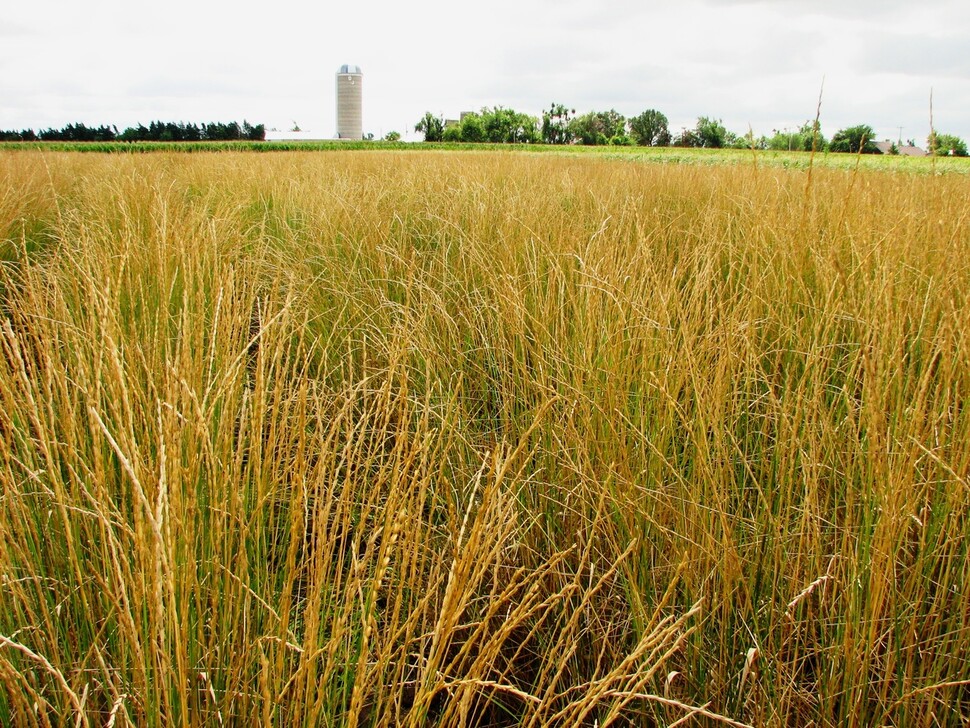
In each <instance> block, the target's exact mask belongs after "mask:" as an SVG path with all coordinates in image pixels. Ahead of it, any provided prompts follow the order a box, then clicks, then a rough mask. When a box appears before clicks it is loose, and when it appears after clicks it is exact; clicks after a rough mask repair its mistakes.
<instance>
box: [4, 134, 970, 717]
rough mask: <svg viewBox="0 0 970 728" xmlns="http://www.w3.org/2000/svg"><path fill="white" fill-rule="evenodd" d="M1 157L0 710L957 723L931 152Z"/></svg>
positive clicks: (958, 456)
mask: <svg viewBox="0 0 970 728" xmlns="http://www.w3.org/2000/svg"><path fill="white" fill-rule="evenodd" d="M806 182H807V180H806V174H805V172H795V171H791V172H789V171H784V170H777V169H765V168H759V167H755V166H752V167H732V168H702V169H698V168H691V167H677V166H648V165H640V164H631V163H623V162H617V161H607V160H602V159H595V158H582V159H564V158H553V157H541V158H537V157H532V156H526V155H512V154H501V153H491V154H473V153H468V154H453V155H452V154H407V153H379V154H352V153H351V154H338V153H333V154H318V155H314V154H279V155H273V156H271V157H270V156H259V155H247V154H225V155H205V156H179V155H166V154H159V155H148V156H141V157H128V156H120V155H119V156H111V157H98V156H93V155H84V156H76V155H66V154H64V155H60V154H33V153H5V154H2V155H0V233H2V235H3V238H4V242H3V244H2V245H3V247H2V257H3V259H4V261H5V262H4V264H3V275H2V313H3V321H2V327H0V328H2V330H0V345H2V350H3V356H2V357H0V467H2V471H0V479H2V483H3V488H2V495H0V580H2V583H0V594H2V600H0V602H2V604H3V609H2V610H0V685H2V689H0V722H4V723H9V724H14V725H58V724H77V725H92V726H93V725H105V724H110V725H125V724H134V725H186V726H195V725H232V724H250V723H264V724H274V725H305V726H316V725H375V726H378V725H399V724H400V725H412V726H419V725H468V726H471V725H530V726H549V725H594V724H598V725H600V726H605V725H611V724H612V725H674V724H677V725H683V724H685V723H688V722H694V723H695V724H722V723H727V724H740V723H747V724H758V725H901V726H902V725H906V726H935V725H961V724H963V723H964V722H965V721H966V720H967V717H968V716H970V685H968V678H970V673H968V670H967V665H968V664H970V584H968V576H970V566H968V563H967V548H968V543H970V538H968V537H970V513H968V509H970V484H968V474H970V415H968V413H967V412H966V411H965V401H966V397H967V395H968V387H970V368H968V365H970V357H968V354H970V342H968V338H967V337H968V317H967V314H966V310H967V309H966V303H967V301H966V298H967V295H968V291H970V269H968V263H967V261H968V256H967V251H968V247H970V224H968V220H967V206H966V201H967V198H968V191H970V188H968V184H970V183H968V182H967V180H966V178H965V176H963V175H960V176H956V175H954V176H949V175H947V176H923V177H917V176H910V175H894V174H879V173H872V172H866V173H858V174H852V173H849V172H842V171H835V170H819V169H816V170H815V171H814V172H813V176H812V178H811V181H810V184H806Z"/></svg>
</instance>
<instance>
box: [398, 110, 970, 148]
mask: <svg viewBox="0 0 970 728" xmlns="http://www.w3.org/2000/svg"><path fill="white" fill-rule="evenodd" d="M414 130H415V131H416V132H418V133H420V134H423V135H424V140H425V141H426V142H453V143H462V142H467V143H496V144H502V143H505V144H511V143H516V144H584V145H618V146H632V145H636V146H644V147H669V146H673V147H692V148H706V149H721V148H735V149H762V150H766V149H772V150H777V151H808V152H810V151H813V150H814V151H819V152H824V151H832V152H848V153H859V152H861V153H863V154H879V153H880V150H879V149H878V147H876V144H875V141H876V139H875V132H874V131H873V128H872V127H871V126H870V125H868V124H859V125H856V126H851V127H847V128H845V129H840V130H839V131H837V132H836V133H835V134H833V135H832V137H831V138H830V139H827V138H826V137H825V136H824V135H823V134H822V133H821V128H820V126H819V124H818V121H817V120H816V121H806V122H805V123H804V124H802V125H801V126H800V127H798V128H796V129H775V130H773V131H772V134H771V135H770V136H768V135H761V136H757V137H756V136H755V135H754V133H753V132H751V131H749V132H748V133H747V134H743V135H739V134H735V133H733V132H731V131H728V130H727V129H726V128H725V127H724V123H723V122H722V120H721V119H716V118H713V117H708V116H701V117H698V119H697V123H696V124H695V125H694V126H693V127H692V128H689V129H686V128H685V129H681V130H680V131H679V132H676V133H674V132H672V131H671V129H670V123H669V121H668V119H667V117H666V116H665V115H664V114H663V113H662V112H660V111H658V110H656V109H647V110H646V111H644V112H643V113H641V114H638V115H637V116H634V117H631V118H629V119H628V118H626V117H624V116H623V115H622V114H620V113H619V112H618V111H616V110H615V109H610V110H609V111H590V112H587V113H585V114H577V113H576V110H575V109H570V108H568V107H567V106H565V105H563V104H558V103H554V104H552V105H551V106H550V107H549V109H547V110H545V111H543V112H542V117H541V118H539V117H534V116H529V115H528V114H523V113H520V112H517V111H515V110H514V109H508V108H504V107H501V106H495V107H492V108H483V109H482V110H481V111H479V112H470V113H465V114H462V116H461V119H460V120H459V121H456V122H451V123H449V122H446V121H445V120H444V119H443V118H441V117H440V116H435V115H434V114H432V113H431V112H430V111H429V112H426V113H425V115H424V116H423V117H422V118H421V120H420V121H419V122H418V123H417V124H416V125H415V127H414ZM908 143H909V144H910V145H911V146H915V142H914V141H913V140H908ZM927 146H928V148H929V151H931V152H935V153H936V154H940V155H953V156H964V157H965V156H967V146H966V144H965V143H964V141H963V140H962V139H960V138H959V137H956V136H953V135H951V134H937V133H934V134H931V135H930V137H929V138H928V139H927ZM893 152H897V153H898V147H897V146H896V145H893V147H891V148H890V153H893Z"/></svg>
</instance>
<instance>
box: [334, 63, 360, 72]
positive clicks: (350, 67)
mask: <svg viewBox="0 0 970 728" xmlns="http://www.w3.org/2000/svg"><path fill="white" fill-rule="evenodd" d="M337 73H360V66H353V65H350V64H348V63H345V64H344V65H342V66H341V67H340V70H339V71H337Z"/></svg>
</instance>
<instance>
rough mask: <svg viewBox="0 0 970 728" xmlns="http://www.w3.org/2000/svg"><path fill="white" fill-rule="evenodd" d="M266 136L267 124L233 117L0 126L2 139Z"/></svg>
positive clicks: (184, 139)
mask: <svg viewBox="0 0 970 728" xmlns="http://www.w3.org/2000/svg"><path fill="white" fill-rule="evenodd" d="M265 138H266V127H265V125H263V124H256V125H255V126H253V125H251V124H250V123H249V122H248V121H243V123H242V124H239V123H238V122H235V121H232V122H229V123H228V124H226V123H222V122H210V123H207V124H194V123H185V122H178V123H174V122H164V121H153V122H152V123H151V124H149V125H148V126H145V125H144V124H138V126H129V127H128V128H126V129H125V130H124V131H122V132H119V131H118V127H117V126H103V125H102V126H98V127H94V126H87V125H85V124H67V125H66V126H64V127H63V128H61V129H53V128H50V129H42V130H40V131H38V132H35V131H34V130H33V129H24V130H22V131H2V130H0V141H4V142H35V141H42V142H113V141H120V142H208V141H212V142H215V141H219V142H223V141H239V140H250V141H262V140H263V139H265Z"/></svg>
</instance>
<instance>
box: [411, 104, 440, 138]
mask: <svg viewBox="0 0 970 728" xmlns="http://www.w3.org/2000/svg"><path fill="white" fill-rule="evenodd" d="M414 130H415V131H416V132H418V133H419V134H424V140H425V141H426V142H440V141H441V140H442V138H443V137H444V133H445V122H444V119H442V118H441V117H438V116H435V115H434V114H432V113H431V112H430V111H426V112H425V113H424V116H423V117H422V118H421V121H419V122H418V123H417V124H415V125H414Z"/></svg>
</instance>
